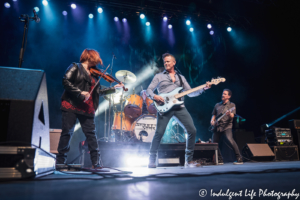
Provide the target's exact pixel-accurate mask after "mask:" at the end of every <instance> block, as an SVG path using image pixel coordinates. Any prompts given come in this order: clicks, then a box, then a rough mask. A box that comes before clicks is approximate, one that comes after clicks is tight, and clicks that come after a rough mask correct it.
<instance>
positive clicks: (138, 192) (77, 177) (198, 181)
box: [0, 161, 300, 200]
mask: <svg viewBox="0 0 300 200" xmlns="http://www.w3.org/2000/svg"><path fill="white" fill-rule="evenodd" d="M118 169H120V170H124V171H131V172H133V173H132V174H114V173H116V172H117V171H114V170H111V171H110V172H109V173H102V174H101V173H99V174H89V173H87V172H85V173H83V172H74V173H73V174H66V173H62V172H55V173H54V174H51V175H47V176H44V177H40V178H36V179H31V180H22V181H16V180H15V181H8V182H7V181H6V182H3V181H2V182H0V199H1V200H6V199H12V200H17V199H18V200H19V199H22V200H27V199H38V200H40V199H55V200H58V199H64V200H66V199H87V200H93V199H97V200H98V199H107V200H112V199H143V200H144V199H145V200H146V199H204V198H205V199H208V198H209V199H258V198H261V199H270V200H271V199H274V200H276V199H292V200H293V199H300V197H299V193H300V161H290V162H256V163H249V162H248V163H245V164H243V165H233V164H232V163H225V164H224V165H218V166H216V165H211V166H203V167H200V168H184V167H161V168H156V169H148V168H146V167H143V168H118ZM227 190H228V192H227ZM199 191H200V195H203V196H204V195H205V197H201V196H199ZM205 191H206V192H205ZM230 192H231V193H230ZM289 192H290V194H291V196H289V198H287V196H284V195H287V194H288V193H289ZM213 194H215V196H213ZM230 194H231V195H234V196H231V197H230ZM216 195H222V196H216ZM251 195H252V198H251ZM254 195H255V196H254ZM278 195H280V197H278ZM297 196H298V198H297Z"/></svg>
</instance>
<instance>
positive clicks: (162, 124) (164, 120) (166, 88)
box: [146, 53, 211, 168]
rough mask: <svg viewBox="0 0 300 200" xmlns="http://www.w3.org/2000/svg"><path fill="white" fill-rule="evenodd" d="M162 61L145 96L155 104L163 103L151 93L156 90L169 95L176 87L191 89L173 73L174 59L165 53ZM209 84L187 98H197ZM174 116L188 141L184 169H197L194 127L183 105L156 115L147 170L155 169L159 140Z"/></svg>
mask: <svg viewBox="0 0 300 200" xmlns="http://www.w3.org/2000/svg"><path fill="white" fill-rule="evenodd" d="M162 58H163V61H164V67H165V70H164V71H163V72H161V73H159V74H156V75H155V76H154V78H153V80H152V82H151V84H150V85H149V87H148V89H147V91H146V92H147V95H148V96H149V97H151V98H152V99H153V100H155V101H157V102H164V98H163V97H161V96H159V95H156V94H155V93H154V92H153V91H154V90H155V89H157V91H158V94H160V93H169V92H171V91H173V90H174V89H176V88H178V87H183V89H184V90H189V89H191V87H190V85H189V84H188V82H187V81H186V79H185V78H184V76H182V75H180V74H178V73H177V71H175V69H174V67H175V64H176V60H175V57H174V56H173V55H172V54H169V53H165V54H163V55H162ZM210 87H211V85H210V84H208V83H207V86H206V87H205V88H204V89H201V90H198V91H195V92H193V93H190V94H189V95H188V96H190V97H195V96H199V95H200V94H201V93H202V92H203V91H204V90H205V89H209V88H210ZM173 116H175V117H176V118H177V119H178V120H179V121H180V122H181V123H182V124H183V126H184V127H185V129H186V130H187V133H188V140H187V143H186V150H185V166H186V167H199V166H201V165H200V164H199V163H197V162H194V161H193V154H194V146H195V137H196V132H197V130H196V128H195V126H194V122H193V119H192V117H191V115H190V114H189V112H188V111H187V109H186V108H185V107H184V105H179V106H174V107H172V108H171V109H170V110H169V111H168V112H166V113H164V114H163V115H160V114H157V122H156V131H155V135H154V137H153V140H152V143H151V147H150V157H149V164H148V168H156V155H157V150H158V147H159V145H160V141H161V138H162V137H163V135H164V133H165V130H166V127H167V125H168V123H169V120H170V119H171V117H173Z"/></svg>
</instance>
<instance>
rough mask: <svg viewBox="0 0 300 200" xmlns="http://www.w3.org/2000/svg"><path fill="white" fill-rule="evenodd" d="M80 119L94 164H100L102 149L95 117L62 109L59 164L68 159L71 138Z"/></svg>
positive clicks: (57, 160)
mask: <svg viewBox="0 0 300 200" xmlns="http://www.w3.org/2000/svg"><path fill="white" fill-rule="evenodd" d="M77 119H78V120H79V122H80V125H81V128H82V131H83V133H84V134H85V137H86V142H87V144H88V147H89V150H90V155H91V160H92V164H93V165H96V164H99V159H100V158H99V157H100V151H99V147H98V143H97V136H96V128H95V122H94V117H88V116H85V115H80V114H76V113H72V112H67V111H62V132H61V136H60V140H59V144H58V148H57V151H58V156H57V158H56V163H57V164H64V163H66V161H67V153H68V152H69V150H70V140H71V138H72V135H73V132H74V127H75V123H76V120H77Z"/></svg>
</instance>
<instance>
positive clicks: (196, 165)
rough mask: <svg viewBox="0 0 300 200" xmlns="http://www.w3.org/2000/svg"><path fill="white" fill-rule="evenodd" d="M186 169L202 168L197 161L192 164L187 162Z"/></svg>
mask: <svg viewBox="0 0 300 200" xmlns="http://www.w3.org/2000/svg"><path fill="white" fill-rule="evenodd" d="M184 167H185V168H189V167H190V168H193V167H201V164H200V163H198V162H196V161H190V162H185V164H184Z"/></svg>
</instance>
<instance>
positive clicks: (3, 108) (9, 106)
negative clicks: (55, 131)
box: [0, 67, 50, 151]
mask: <svg viewBox="0 0 300 200" xmlns="http://www.w3.org/2000/svg"><path fill="white" fill-rule="evenodd" d="M0 118H1V120H0V128H1V133H0V142H8V143H9V144H10V145H12V144H14V142H20V143H22V146H24V145H26V146H30V144H34V145H36V146H39V147H41V148H43V149H44V150H46V151H49V150H50V144H49V114H48V94H47V84H46V75H45V72H44V71H42V70H32V69H22V68H11V67H0ZM19 145H20V144H19Z"/></svg>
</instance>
